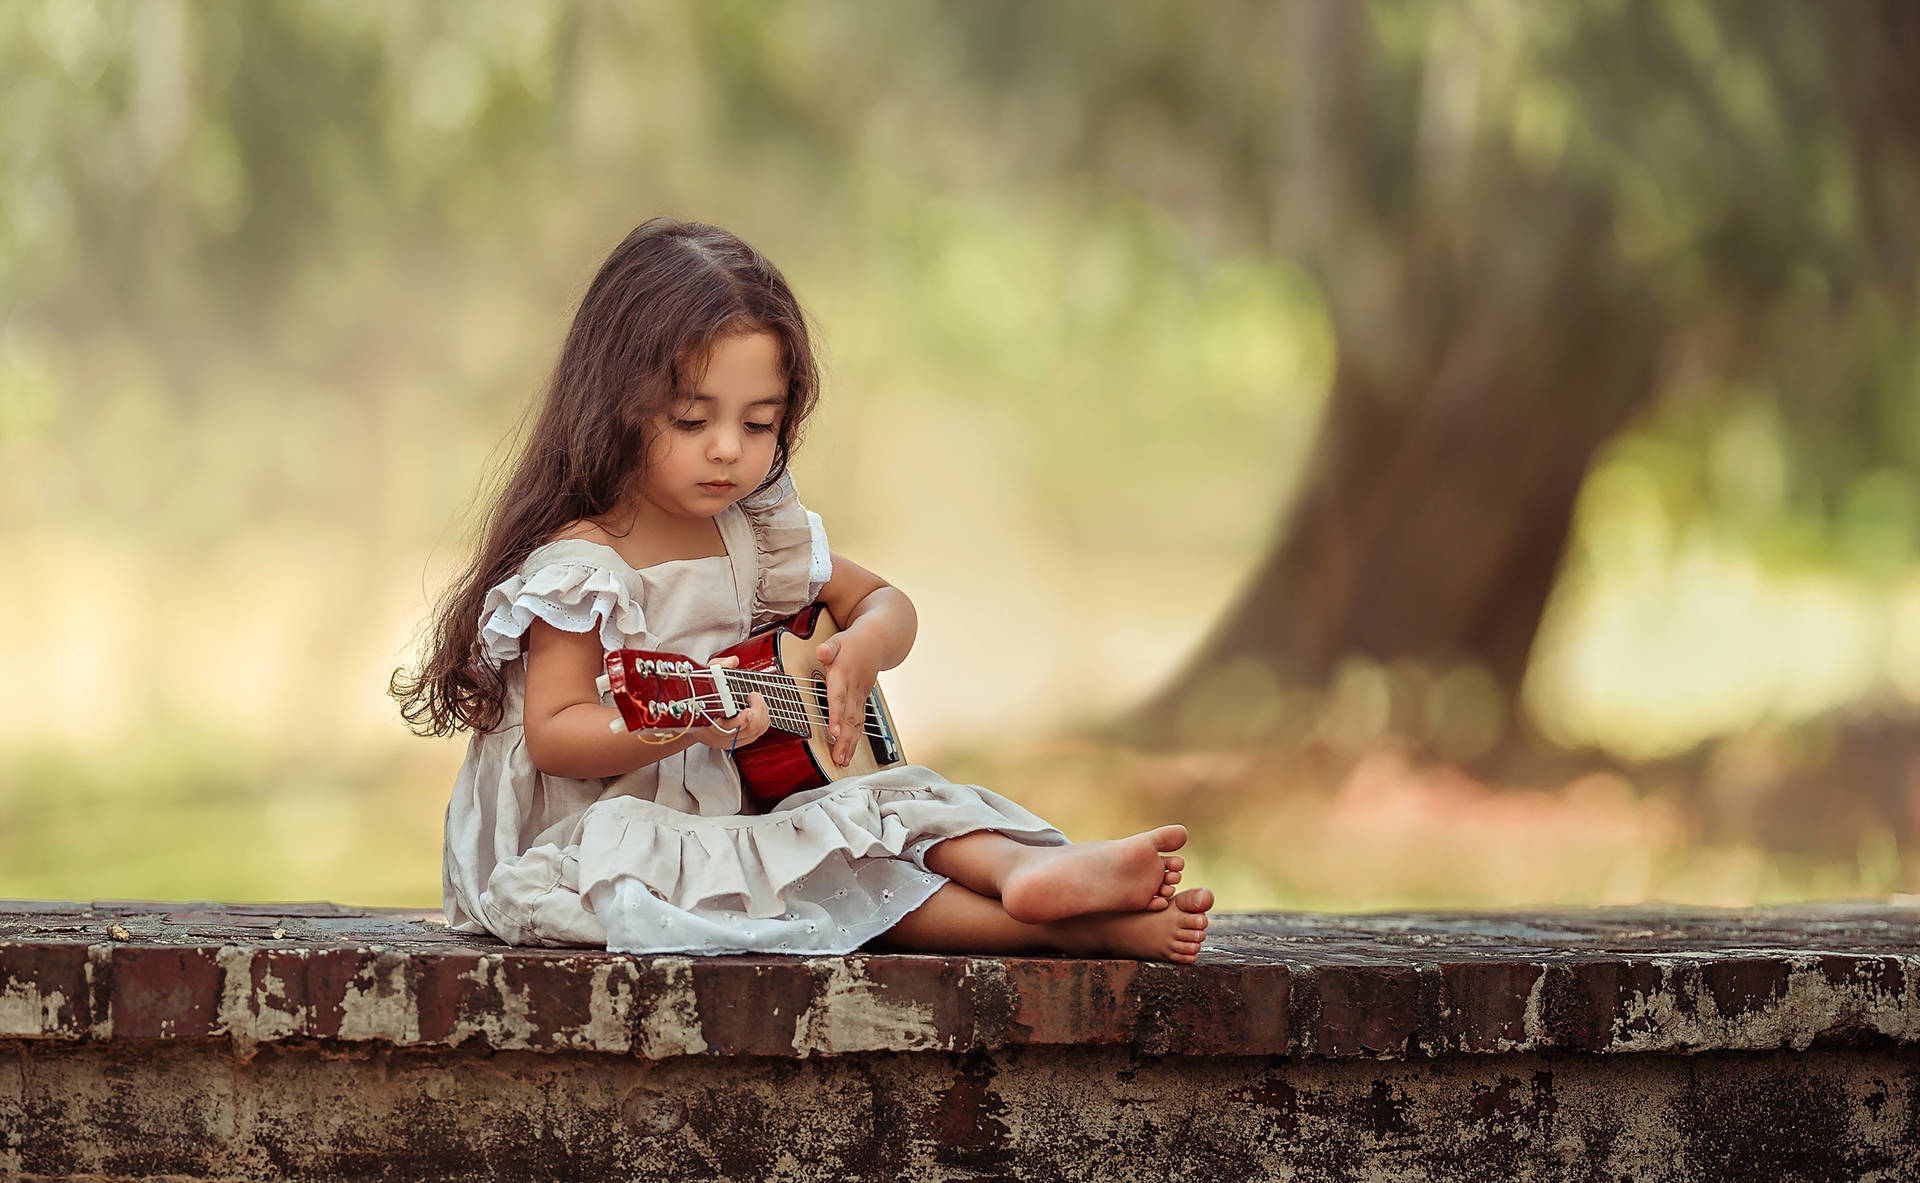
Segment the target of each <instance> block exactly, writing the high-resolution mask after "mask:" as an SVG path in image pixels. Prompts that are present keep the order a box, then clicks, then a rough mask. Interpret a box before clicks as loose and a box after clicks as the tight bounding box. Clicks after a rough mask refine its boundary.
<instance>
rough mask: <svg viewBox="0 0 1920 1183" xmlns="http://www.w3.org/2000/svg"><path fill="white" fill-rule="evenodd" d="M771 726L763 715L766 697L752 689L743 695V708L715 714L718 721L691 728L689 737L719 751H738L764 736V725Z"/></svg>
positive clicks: (726, 660)
mask: <svg viewBox="0 0 1920 1183" xmlns="http://www.w3.org/2000/svg"><path fill="white" fill-rule="evenodd" d="M713 664H715V665H730V666H732V665H739V664H740V659H739V658H737V657H723V658H721V659H720V660H719V661H716V662H714V663H713ZM772 725H773V724H772V720H771V718H770V717H769V716H768V714H767V700H766V698H765V697H764V696H762V695H761V694H760V692H759V691H757V690H756V691H754V692H753V693H752V694H749V695H747V706H746V709H745V710H742V711H739V712H737V713H735V714H731V715H723V716H718V724H717V725H715V726H707V727H696V728H694V729H693V737H694V738H695V739H697V740H699V741H700V742H701V743H703V744H706V745H707V746H708V747H710V748H719V749H720V750H721V751H723V752H724V751H726V750H728V749H729V748H731V749H733V750H735V751H738V750H739V749H741V748H744V747H746V746H747V745H748V744H750V743H752V742H753V741H754V740H756V739H759V738H760V737H761V736H763V735H765V734H766V733H767V728H768V727H770V726H772ZM733 728H739V733H738V734H735V733H734V731H733V730H732V729H733ZM723 729H724V730H723Z"/></svg>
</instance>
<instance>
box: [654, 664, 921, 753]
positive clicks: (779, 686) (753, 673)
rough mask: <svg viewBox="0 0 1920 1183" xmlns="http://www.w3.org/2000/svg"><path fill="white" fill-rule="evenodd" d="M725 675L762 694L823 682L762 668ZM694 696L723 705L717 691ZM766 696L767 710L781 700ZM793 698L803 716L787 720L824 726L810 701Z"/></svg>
mask: <svg viewBox="0 0 1920 1183" xmlns="http://www.w3.org/2000/svg"><path fill="white" fill-rule="evenodd" d="M713 673H714V671H713V670H711V669H696V670H693V671H692V673H691V674H687V675H680V676H682V677H688V678H691V677H698V676H705V677H709V678H711V677H713ZM727 676H728V678H729V679H733V678H738V679H740V680H742V681H744V682H746V683H747V684H748V685H750V686H756V687H758V688H759V689H761V690H762V691H763V694H764V692H765V691H768V690H774V691H780V690H784V689H786V687H787V686H788V685H789V684H791V685H793V686H794V687H796V688H797V687H800V686H803V685H812V686H821V685H824V684H825V683H824V681H823V680H822V679H819V678H796V677H793V676H792V675H790V674H784V673H781V674H774V673H769V672H767V671H764V670H734V669H730V670H728V671H727ZM696 697H698V698H701V699H702V700H705V699H708V698H711V699H712V700H713V705H715V706H720V705H724V704H723V703H722V702H721V700H720V697H719V694H718V693H717V692H715V693H712V694H700V695H696ZM766 697H768V709H769V712H771V711H772V709H773V704H774V703H775V702H780V701H782V700H781V699H778V698H774V697H772V696H771V695H767V696H766ZM795 699H796V700H797V701H798V703H799V705H800V709H801V710H802V711H803V712H805V713H804V715H803V716H798V717H797V716H794V715H792V714H791V713H790V712H789V713H788V714H786V715H785V716H783V717H784V718H785V719H786V721H787V722H791V723H805V724H806V725H807V726H809V727H824V726H825V725H826V718H825V716H824V715H820V714H816V713H815V712H817V711H818V709H819V708H817V707H815V706H814V705H813V704H812V703H809V702H808V701H807V700H806V698H805V697H804V696H801V695H796V696H795ZM868 709H869V710H870V711H871V710H872V709H873V708H872V705H871V704H869V705H868ZM866 733H867V734H868V735H872V736H877V737H884V736H885V734H886V733H885V731H883V730H874V729H872V728H868V729H867V731H866Z"/></svg>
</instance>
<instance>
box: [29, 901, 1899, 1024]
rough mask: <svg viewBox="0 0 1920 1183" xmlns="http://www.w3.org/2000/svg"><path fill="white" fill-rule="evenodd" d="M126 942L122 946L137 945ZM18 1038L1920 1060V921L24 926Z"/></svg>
mask: <svg viewBox="0 0 1920 1183" xmlns="http://www.w3.org/2000/svg"><path fill="white" fill-rule="evenodd" d="M116 930H117V931H118V932H119V933H121V934H124V939H122V938H121V937H118V936H116V935H114V933H115V932H116ZM0 1039H21V1040H56V1041H77V1042H88V1041H91V1042H115V1043H125V1042H139V1041H171V1040H186V1041H195V1040H212V1041H216V1042H220V1043H225V1044H228V1045H229V1046H230V1047H231V1048H232V1050H233V1051H234V1052H235V1053H236V1054H238V1055H240V1056H241V1057H243V1058H244V1057H248V1056H252V1055H253V1054H255V1053H256V1051H257V1050H258V1048H259V1047H260V1046H261V1045H263V1044H274V1043H278V1042H282V1041H303V1040H318V1041H323V1042H328V1043H340V1044H360V1043H376V1044H389V1045H393V1046H396V1047H402V1048H407V1047H459V1046H469V1045H471V1046H479V1047H486V1048H490V1049H493V1050H498V1051H541V1052H562V1051H593V1052H608V1053H616V1054H621V1055H633V1056H638V1057H640V1058H643V1059H649V1060H658V1059H666V1058H670V1057H673V1056H681V1055H707V1056H775V1057H795V1058H807V1057H812V1056H822V1055H827V1056H831V1055H848V1054H858V1053H866V1052H920V1051H941V1052H965V1051H969V1050H974V1051H980V1050H997V1049H1001V1048H1010V1047H1028V1046H1067V1045H1071V1046H1082V1047H1085V1046H1105V1045H1115V1046H1121V1047H1126V1048H1129V1049H1132V1050H1134V1051H1137V1052H1142V1053H1149V1054H1154V1055H1279V1056H1290V1057H1319V1058H1332V1059H1341V1058H1386V1059H1401V1058H1406V1059H1415V1058H1424V1057H1432V1056H1437V1055H1444V1054H1450V1053H1460V1052H1466V1053H1508V1052H1607V1053H1613V1052H1701V1051H1722V1050H1764V1049H1772V1048H1792V1049H1796V1050H1805V1049H1808V1048H1813V1047H1835V1046H1877V1047H1911V1046H1913V1045H1915V1044H1916V1043H1920V908H1914V907H1908V906H1896V905H1892V904H1887V903H1878V902H1867V901H1860V902H1841V903H1828V904H1807V905H1796V906H1793V907H1786V908H1772V909H1752V910H1739V911H1725V910H1717V909H1698V908H1648V907H1638V908H1620V909H1583V910H1564V911H1533V912H1513V913H1504V914H1492V913H1437V912H1436V913H1407V914H1366V915H1318V914H1303V913H1265V914H1259V915H1221V916H1219V917H1217V918H1216V922H1215V924H1214V926H1213V927H1212V929H1211V930H1210V932H1209V941H1208V948H1207V951H1206V952H1205V953H1204V954H1203V955H1202V958H1201V961H1200V964H1198V965H1195V966H1176V965H1167V964H1156V963H1143V962H1136V961H1120V960H1098V959H1082V958H1067V957H961V956H926V955H907V954H856V955H853V956H848V957H827V958H798V957H773V956H762V957H708V958H690V957H634V956H629V955H625V954H615V953H608V952H606V951H605V950H595V949H520V948H512V947H509V946H506V945H504V944H501V943H500V942H498V941H494V940H492V939H491V938H486V937H469V936H464V935H460V934H455V933H451V932H449V931H448V930H447V929H446V927H445V925H444V924H443V923H442V921H441V918H440V915H439V913H438V912H437V911H416V910H406V909H391V908H349V907H343V906H341V905H336V904H330V903H302V904H219V903H212V902H204V901H201V902H185V903H183V902H177V901H143V900H98V901H94V902H93V903H91V904H83V903H75V902H62V903H51V904H50V903H44V902H37V901H0Z"/></svg>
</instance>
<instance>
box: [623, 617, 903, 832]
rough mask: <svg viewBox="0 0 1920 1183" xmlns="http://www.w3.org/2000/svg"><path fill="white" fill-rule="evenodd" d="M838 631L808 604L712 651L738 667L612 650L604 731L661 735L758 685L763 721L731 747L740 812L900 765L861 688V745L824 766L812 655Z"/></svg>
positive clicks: (888, 731)
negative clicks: (844, 760)
mask: <svg viewBox="0 0 1920 1183" xmlns="http://www.w3.org/2000/svg"><path fill="white" fill-rule="evenodd" d="M839 631H840V629H839V626H838V625H836V624H835V623H834V621H833V616H832V615H831V614H830V613H828V611H827V608H826V605H824V604H810V605H808V606H807V607H806V608H804V609H802V610H801V611H800V612H799V613H798V614H797V615H795V616H793V617H792V618H791V619H789V620H785V621H781V622H778V623H775V624H771V625H768V626H767V627H765V628H763V629H761V630H759V631H758V632H756V633H754V634H753V635H752V636H750V637H748V638H747V639H746V640H744V641H742V642H740V643H739V644H738V645H735V646H733V647H732V648H729V649H722V650H721V651H720V652H718V653H716V654H714V655H713V656H714V658H716V659H717V658H721V657H737V658H739V659H740V664H739V666H738V667H733V668H729V667H725V666H718V667H716V666H711V665H703V664H701V663H700V662H697V661H693V660H692V659H690V658H688V657H686V656H685V655H683V654H679V653H659V652H655V651H653V650H650V649H615V650H613V651H612V652H611V653H608V654H607V672H606V674H605V675H604V676H602V677H601V678H600V679H599V681H598V685H599V687H600V691H601V693H603V694H609V695H611V696H612V697H613V705H614V706H615V707H617V708H619V711H620V717H619V718H618V719H615V720H613V722H612V724H611V726H612V729H613V730H614V731H616V732H628V731H635V732H643V733H652V734H654V735H658V736H661V737H662V738H670V737H671V736H673V735H674V734H677V733H678V732H680V731H683V730H685V729H686V728H688V727H689V726H698V725H701V724H703V723H706V722H708V721H709V717H718V716H724V715H731V714H734V713H735V712H736V711H741V710H744V709H746V705H747V696H748V695H749V694H752V693H753V692H755V691H758V692H759V693H760V694H761V695H762V696H764V697H765V698H766V701H767V714H768V717H769V720H770V722H771V723H772V726H770V727H768V728H767V733H766V734H765V735H763V736H761V737H760V738H759V739H756V740H754V741H753V742H752V743H750V744H747V745H746V746H745V747H742V748H741V749H740V750H739V751H736V752H734V753H733V761H734V763H735V764H737V765H738V766H739V768H740V784H741V787H742V789H743V790H744V792H743V793H742V794H741V796H742V801H741V807H742V809H744V810H745V811H746V812H749V813H762V812H765V811H766V810H767V809H768V808H769V807H771V806H772V805H773V804H774V802H776V801H779V800H780V799H781V798H782V797H785V796H787V795H789V794H791V793H798V792H800V791H802V790H804V789H814V788H819V787H820V786H821V785H824V784H828V783H830V782H832V781H836V780H840V779H842V778H844V777H849V776H860V775H862V774H863V773H868V772H878V771H879V770H880V769H882V768H893V767H896V766H898V765H901V764H905V763H906V762H907V760H906V756H905V755H903V754H902V753H901V750H900V741H899V739H898V738H896V735H895V732H894V728H893V716H892V715H891V714H889V713H888V711H887V700H886V699H885V698H883V697H882V696H881V694H880V688H879V687H878V686H875V687H874V688H873V689H872V690H870V691H868V693H867V703H866V718H865V727H864V728H863V730H864V731H865V732H866V734H865V742H863V743H859V744H856V745H855V746H854V749H853V759H852V760H851V761H850V762H849V763H848V764H847V766H846V767H845V768H842V767H841V766H840V765H838V764H835V763H834V762H833V741H832V740H830V739H828V738H827V676H826V673H825V671H824V670H822V669H821V668H820V663H819V662H818V661H817V660H815V658H814V652H815V650H816V648H817V647H818V646H819V645H820V643H821V642H822V641H825V640H826V639H827V638H828V637H831V636H833V635H834V634H835V633H837V632H839Z"/></svg>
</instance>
